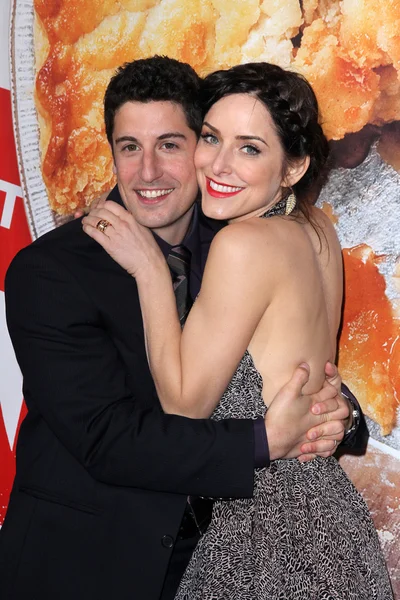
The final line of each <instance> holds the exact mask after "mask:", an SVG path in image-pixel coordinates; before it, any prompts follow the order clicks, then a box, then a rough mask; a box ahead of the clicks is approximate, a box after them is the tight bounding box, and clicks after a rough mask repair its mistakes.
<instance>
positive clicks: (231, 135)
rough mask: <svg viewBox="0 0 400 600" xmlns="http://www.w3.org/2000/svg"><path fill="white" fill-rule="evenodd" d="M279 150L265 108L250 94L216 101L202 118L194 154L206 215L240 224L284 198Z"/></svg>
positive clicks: (280, 152)
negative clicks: (238, 221)
mask: <svg viewBox="0 0 400 600" xmlns="http://www.w3.org/2000/svg"><path fill="white" fill-rule="evenodd" d="M283 158H284V155H283V150H282V147H281V144H280V141H279V138H278V136H277V134H276V132H275V128H274V125H273V122H272V119H271V116H270V114H269V112H268V111H267V109H266V108H265V106H264V105H263V104H262V103H261V102H260V101H259V100H257V99H256V98H254V97H253V96H250V95H248V94H233V95H231V96H226V97H225V98H222V99H221V100H219V101H218V102H216V103H215V104H214V105H213V106H212V107H211V108H210V110H209V111H208V113H207V114H206V116H205V119H204V123H203V128H202V132H201V137H200V140H199V142H198V145H197V149H196V153H195V166H196V170H197V179H198V182H199V186H200V189H201V195H202V208H203V211H204V213H205V214H206V215H207V216H208V217H211V218H213V219H225V220H229V221H236V220H243V219H246V218H249V217H252V216H259V215H260V214H263V213H264V212H265V211H266V210H267V209H268V208H270V207H271V206H273V205H274V204H275V203H276V202H277V201H278V200H279V199H280V198H281V196H282V186H283V185H285V183H286V182H284V181H283V179H282V165H283Z"/></svg>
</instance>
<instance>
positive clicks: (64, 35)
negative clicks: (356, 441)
mask: <svg viewBox="0 0 400 600" xmlns="http://www.w3.org/2000/svg"><path fill="white" fill-rule="evenodd" d="M153 54H161V55H168V56H171V57H173V58H177V59H179V60H182V61H185V62H188V63H190V64H191V65H192V66H193V67H194V68H195V69H196V70H197V72H198V73H199V74H200V75H205V74H207V73H209V72H210V71H213V70H215V69H218V68H226V67H229V66H231V65H234V64H238V63H245V62H251V61H259V60H265V61H268V62H273V63H276V64H279V65H281V66H282V67H287V68H290V69H293V70H296V71H298V72H300V73H302V74H303V75H304V76H305V77H306V78H307V79H308V80H309V81H310V83H311V84H312V86H313V88H314V90H315V92H316V95H317V97H318V101H319V104H320V111H321V120H322V125H323V129H324V132H325V134H326V136H327V137H328V139H329V140H330V144H331V148H332V157H333V160H332V168H331V170H330V172H329V176H328V179H327V182H326V184H325V185H324V187H323V189H322V191H321V193H320V195H319V198H318V200H317V204H318V205H319V206H321V207H322V208H323V210H325V212H326V213H327V214H328V215H329V216H330V218H331V219H332V221H333V222H334V224H335V226H336V229H337V232H338V235H339V238H340V242H341V245H342V248H343V257H344V265H345V304H344V314H343V325H342V332H341V337H340V344H339V353H338V358H339V366H340V370H341V374H342V376H343V380H344V381H345V382H346V383H347V384H348V385H349V387H350V388H351V389H352V391H353V392H354V393H355V394H356V396H357V398H358V399H359V400H360V402H361V405H362V407H363V410H364V412H365V414H366V415H367V420H368V427H369V430H370V434H371V442H370V445H369V451H368V453H367V455H366V456H365V457H364V458H362V459H360V458H359V457H357V458H351V457H344V458H343V459H342V461H343V466H344V467H345V468H346V470H347V471H348V473H349V474H350V476H351V477H352V479H353V481H354V482H355V483H356V485H357V486H358V488H359V489H360V490H361V491H362V492H363V493H364V495H365V497H366V499H367V501H368V503H369V506H370V509H371V511H372V513H373V516H374V518H375V522H376V524H377V527H378V529H379V531H380V536H381V541H382V544H383V546H384V550H385V553H386V557H387V559H388V562H389V565H390V566H392V567H393V573H392V578H394V585H395V586H397V585H399V586H400V581H399V580H397V579H396V577H397V576H396V574H395V572H394V565H395V564H397V563H398V561H399V558H400V553H399V551H398V550H397V547H399V546H400V544H398V542H399V541H400V531H399V529H400V524H399V518H398V516H397V513H396V511H397V512H398V508H399V488H400V420H399V397H400V372H399V359H400V342H399V332H400V326H399V325H400V321H399V318H400V283H399V282H400V280H399V276H400V267H399V261H398V257H399V254H400V227H399V217H400V158H399V157H400V2H397V1H395V0H301V1H300V0H119V1H116V0H57V2H56V1H55V0H54V1H51V0H32V2H27V1H26V0H14V4H13V10H12V41H11V62H12V65H11V67H12V80H13V81H12V87H13V89H12V92H13V109H14V125H15V137H16V143H17V151H18V158H19V163H20V171H21V185H22V188H23V191H24V197H25V202H26V210H27V215H28V219H29V222H30V228H31V232H32V235H33V237H37V236H38V235H41V234H42V233H44V232H45V231H48V230H49V229H51V228H53V227H55V226H57V225H59V224H61V223H63V222H64V221H65V220H67V219H68V218H71V217H70V215H72V214H73V212H74V211H75V210H76V209H77V208H82V207H85V206H87V205H88V204H90V202H91V201H92V200H93V199H95V198H97V197H98V196H99V195H100V194H101V193H102V192H104V191H107V190H109V189H110V188H111V187H112V186H113V185H114V183H115V181H114V176H113V173H112V157H111V153H110V150H109V147H108V143H107V140H106V136H105V131H104V124H103V114H102V110H103V109H102V100H103V94H104V90H105V87H106V85H107V83H108V81H109V79H110V77H111V76H112V74H113V73H114V71H115V69H116V67H118V66H119V65H121V64H122V63H124V62H126V61H130V60H133V59H137V58H142V57H147V56H151V55H153ZM396 519H397V520H396ZM396 539H397V543H396ZM399 594H400V590H399Z"/></svg>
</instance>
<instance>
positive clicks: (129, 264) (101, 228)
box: [82, 200, 165, 278]
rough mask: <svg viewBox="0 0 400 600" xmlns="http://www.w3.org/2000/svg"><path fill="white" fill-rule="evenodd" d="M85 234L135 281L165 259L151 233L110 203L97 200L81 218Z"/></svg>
mask: <svg viewBox="0 0 400 600" xmlns="http://www.w3.org/2000/svg"><path fill="white" fill-rule="evenodd" d="M82 227H83V230H84V232H85V233H87V235H89V236H90V237H91V238H93V239H94V240H96V242H98V243H99V244H100V245H101V246H102V247H103V248H104V250H105V251H106V252H108V254H109V255H110V256H111V257H112V258H113V259H114V260H115V261H116V262H117V263H118V264H119V265H120V266H121V267H122V268H123V269H125V270H126V271H128V273H129V274H130V275H132V276H133V277H135V278H138V277H140V276H141V275H142V274H143V276H149V275H150V272H151V270H152V269H153V268H157V266H158V265H160V266H161V265H162V268H165V259H164V257H163V255H162V253H161V250H160V249H159V247H158V245H157V243H156V241H155V239H154V237H153V235H152V233H151V231H150V230H149V229H147V227H143V226H142V225H140V224H139V223H137V221H135V219H134V218H133V216H132V215H131V213H129V212H128V211H127V210H126V209H125V208H123V207H122V206H120V205H119V204H116V203H115V202H113V201H112V200H107V201H104V200H100V201H99V202H98V203H97V205H96V206H95V207H94V208H91V210H90V212H89V214H88V215H86V217H84V218H83V219H82Z"/></svg>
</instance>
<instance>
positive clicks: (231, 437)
mask: <svg viewBox="0 0 400 600" xmlns="http://www.w3.org/2000/svg"><path fill="white" fill-rule="evenodd" d="M74 268H76V265H75V266H74V265H71V271H70V270H69V268H67V267H66V266H65V265H63V264H62V263H61V262H60V261H59V260H57V259H56V258H55V256H53V255H50V254H49V253H48V252H44V251H43V249H42V248H41V247H37V246H30V247H29V248H27V249H25V250H23V251H22V252H21V253H19V254H18V255H17V257H16V259H14V261H13V263H12V265H11V267H10V269H9V271H8V274H7V278H6V309H7V321H8V326H9V331H10V335H11V339H12V341H13V344H14V349H15V352H16V356H17V360H18V362H19V364H20V367H21V370H22V373H23V376H24V394H25V399H26V403H27V406H28V409H33V410H34V411H35V412H38V413H39V414H40V416H41V417H42V418H43V419H44V420H45V421H46V423H47V425H48V427H49V428H50V430H51V431H52V433H53V434H54V435H55V437H56V438H57V439H58V440H59V441H60V442H61V444H63V446H64V447H65V448H67V450H68V451H69V452H70V453H71V454H72V455H73V456H74V457H75V458H76V460H77V461H78V462H79V463H81V464H82V465H83V467H84V468H85V469H86V470H87V471H88V472H89V473H90V475H91V476H92V477H93V478H94V479H97V480H99V481H102V482H104V483H107V484H112V485H121V486H132V487H137V488H142V489H150V490H157V491H164V492H174V493H182V494H193V495H207V496H221V497H223V496H229V497H249V496H251V495H252V491H253V466H254V446H253V445H254V438H253V424H252V421H243V420H229V421H225V422H219V423H217V422H215V421H210V420H198V421H196V420H191V419H186V418H184V417H178V416H174V415H165V414H163V412H162V411H161V409H160V407H159V405H158V403H157V401H156V400H155V399H154V400H153V399H151V400H150V401H149V402H144V401H143V400H142V401H138V400H137V398H135V397H134V396H133V395H132V389H130V388H129V386H128V385H127V381H128V380H129V378H128V376H127V375H128V373H127V370H126V368H125V366H124V365H123V363H122V360H121V358H120V356H119V354H118V351H117V348H116V346H115V345H114V344H113V342H112V340H111V338H110V335H109V334H108V332H107V331H106V329H105V327H104V323H103V317H102V315H101V314H100V313H99V311H98V309H97V306H96V303H94V302H93V301H92V299H91V298H90V296H89V294H88V291H87V290H84V289H82V287H81V285H80V283H79V282H78V281H77V279H76V277H75V274H74V273H73V271H74ZM94 268H95V266H94ZM126 318H127V319H129V318H130V316H129V315H127V316H126ZM143 352H144V350H143ZM28 441H29V440H28Z"/></svg>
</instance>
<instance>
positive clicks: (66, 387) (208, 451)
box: [0, 57, 355, 600]
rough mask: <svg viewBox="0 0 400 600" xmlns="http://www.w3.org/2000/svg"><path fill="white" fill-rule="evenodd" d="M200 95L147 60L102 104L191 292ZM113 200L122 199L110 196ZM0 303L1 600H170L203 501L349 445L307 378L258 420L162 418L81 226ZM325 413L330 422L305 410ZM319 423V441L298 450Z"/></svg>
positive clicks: (53, 235) (336, 413) (135, 329)
mask: <svg viewBox="0 0 400 600" xmlns="http://www.w3.org/2000/svg"><path fill="white" fill-rule="evenodd" d="M198 89H199V79H198V77H197V76H196V74H195V73H194V71H193V70H192V69H191V68H190V67H188V66H187V65H183V64H181V63H178V62H177V61H173V60H171V59H167V58H160V57H154V58H151V59H146V60H141V61H136V62H134V63H130V64H128V65H126V66H125V67H124V68H122V69H120V70H119V72H118V73H117V75H116V76H115V77H114V78H113V79H112V81H111V82H110V85H109V87H108V90H107V92H106V97H105V120H106V130H107V135H108V139H109V141H110V144H111V147H112V150H113V155H114V161H115V165H116V166H117V176H118V188H119V191H120V192H121V196H122V198H123V199H124V204H125V206H126V208H127V209H128V210H129V211H130V212H131V213H132V214H133V215H134V216H135V218H136V219H137V220H138V221H139V222H140V223H142V224H143V225H146V226H147V227H150V228H151V229H152V230H153V232H154V234H155V235H156V236H157V239H158V240H159V244H160V247H161V248H162V249H163V251H164V253H165V254H166V255H167V254H169V252H170V250H171V246H173V245H176V244H180V243H181V242H182V241H183V243H184V245H185V246H186V247H187V249H188V250H189V251H190V252H191V255H192V260H191V273H190V291H191V295H192V298H194V297H195V296H196V294H197V292H198V290H199V287H200V279H201V274H202V269H203V268H204V263H205V260H206V257H207V251H208V247H209V245H210V242H211V239H212V237H213V235H214V233H215V231H216V229H215V224H213V223H211V222H210V221H208V220H207V219H205V218H204V217H202V216H201V215H200V214H199V211H198V210H197V208H195V206H194V202H195V199H196V195H197V183H196V179H195V172H194V166H193V154H194V150H195V146H196V141H197V136H198V133H199V131H200V125H201V113H200V108H199V106H198V101H197V95H198ZM110 197H111V198H112V199H113V200H116V201H117V202H121V199H120V196H119V193H118V190H117V189H115V190H113V192H112V194H111V196H110ZM99 227H100V229H101V228H103V229H104V227H105V225H104V223H103V224H100V225H99ZM6 300H7V319H8V325H9V330H10V335H11V338H12V340H13V344H14V348H15V351H16V355H17V358H18V361H19V364H20V366H21V369H22V373H23V375H24V394H25V400H26V404H27V406H28V415H27V417H26V419H25V421H24V422H23V424H22V426H21V430H20V435H19V440H18V447H17V473H16V478H15V482H14V486H13V491H12V494H11V498H10V505H9V510H8V513H7V516H6V520H5V523H4V527H3V530H2V531H1V535H0V559H1V562H0V595H1V597H4V598H7V599H8V600H21V599H22V598H25V597H29V598H31V599H32V600H39V599H40V600H50V599H51V600H54V598H57V600H64V599H65V600H67V599H68V600H70V598H75V599H76V600H91V599H96V600H109V599H110V598H116V599H118V600H125V599H126V600H127V599H128V598H129V600H131V599H132V598H134V599H142V598H143V599H146V600H157V599H158V598H160V597H162V598H163V600H166V599H167V598H173V597H174V594H175V590H176V588H177V586H178V584H179V578H180V576H181V574H182V572H183V570H184V568H185V565H186V563H187V562H188V560H189V557H190V553H191V551H192V550H193V548H194V545H195V543H196V541H197V539H198V536H199V530H200V529H201V527H202V525H203V523H202V521H203V520H204V521H207V518H209V506H208V504H207V502H206V501H204V500H203V501H202V500H201V499H198V498H197V499H196V498H194V499H192V496H206V497H233V498H235V497H249V496H251V494H252V487H253V473H254V468H255V467H262V466H266V465H268V464H269V459H270V457H271V458H279V457H288V456H298V455H299V454H300V453H301V451H302V452H305V453H319V454H321V455H328V454H331V453H332V452H333V450H334V447H335V445H336V441H334V440H341V439H342V437H343V432H344V422H345V421H346V422H347V418H348V416H349V409H348V407H347V404H346V403H345V402H344V400H343V399H341V398H338V397H336V390H335V389H334V388H332V386H330V385H329V384H328V385H326V386H325V387H324V388H323V390H322V391H321V392H320V394H316V395H314V397H311V398H309V397H307V396H304V397H302V398H301V399H300V398H298V396H300V394H301V388H302V386H303V385H304V383H305V382H306V380H307V371H305V370H304V369H301V368H300V369H297V371H296V372H295V374H294V376H293V378H292V380H291V381H290V382H289V384H288V385H287V386H285V388H284V389H283V390H282V391H281V392H280V393H279V394H278V396H277V397H276V398H275V399H274V402H273V405H274V408H275V410H271V411H269V413H267V416H266V419H265V422H264V420H263V419H259V420H258V421H255V422H253V421H235V420H228V421H225V422H213V421H210V420H190V419H186V418H183V417H178V416H174V415H165V414H163V412H162V410H161V408H160V404H159V402H158V399H157V397H156V393H155V389H154V385H153V382H152V379H151V376H150V372H149V369H148V365H147V359H146V352H145V345H144V337H143V328H142V322H141V313H140V306H139V301H138V295H137V290H136V284H135V281H134V279H133V278H132V277H130V276H129V275H128V274H127V273H126V272H125V271H124V270H123V269H121V268H120V267H119V266H118V265H117V264H116V263H114V261H113V260H112V259H111V258H110V257H109V256H108V255H107V254H106V253H105V252H104V251H103V250H102V248H101V247H100V246H99V245H98V244H96V242H94V241H93V240H91V239H90V238H89V237H88V236H86V234H85V233H84V232H82V230H81V224H80V222H79V221H74V222H72V223H69V224H67V225H66V226H64V227H61V228H59V229H56V230H55V231H52V232H50V233H49V234H47V235H45V236H43V237H42V238H40V239H39V240H37V241H36V242H35V243H34V244H32V245H31V246H30V247H28V248H27V249H25V250H23V251H22V252H21V253H20V254H19V255H18V256H17V257H16V259H15V260H14V261H13V264H12V265H11V267H10V270H9V272H8V275H7V282H6ZM318 401H320V403H319V404H317V405H316V407H314V409H313V410H314V411H316V412H317V413H318V412H320V413H322V412H329V413H330V414H329V415H323V414H319V415H318V414H312V411H311V405H312V404H313V403H315V402H318ZM299 402H301V403H302V406H303V407H304V411H303V415H302V417H301V418H298V410H296V411H294V410H292V407H293V406H295V404H296V403H299ZM327 419H328V420H327ZM310 429H311V431H309V436H310V437H311V434H312V433H314V434H315V435H316V436H317V438H319V439H317V441H316V442H313V443H308V444H307V443H305V444H303V442H304V441H305V439H306V438H305V434H306V432H307V431H308V430H310ZM266 431H267V434H268V443H267V437H266ZM352 436H353V441H352V440H351V437H352ZM347 439H348V441H349V442H350V443H351V444H354V443H355V442H354V432H352V434H350V435H349V436H347ZM268 445H269V450H268ZM300 447H301V449H300ZM188 497H189V498H188ZM190 505H193V508H191V506H190Z"/></svg>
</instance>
